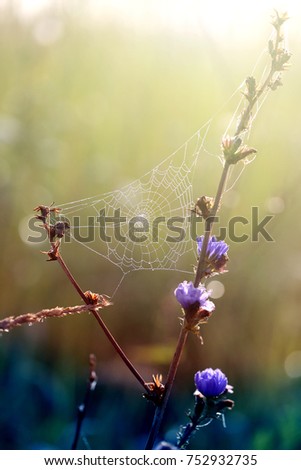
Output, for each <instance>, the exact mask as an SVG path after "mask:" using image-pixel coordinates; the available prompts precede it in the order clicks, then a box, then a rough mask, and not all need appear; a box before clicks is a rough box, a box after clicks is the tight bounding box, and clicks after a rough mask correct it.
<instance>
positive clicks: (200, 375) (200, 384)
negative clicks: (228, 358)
mask: <svg viewBox="0 0 301 470" xmlns="http://www.w3.org/2000/svg"><path fill="white" fill-rule="evenodd" d="M194 383H195V385H196V388H197V390H198V391H199V392H201V393H202V395H204V397H217V396H219V395H221V394H222V393H224V391H225V390H226V388H227V385H228V379H227V377H226V376H225V374H224V373H223V372H222V371H221V370H220V369H215V370H213V369H211V368H209V369H205V370H203V371H202V372H201V371H198V372H197V373H196V374H195V376H194Z"/></svg>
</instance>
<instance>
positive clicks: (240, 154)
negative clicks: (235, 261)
mask: <svg viewBox="0 0 301 470" xmlns="http://www.w3.org/2000/svg"><path fill="white" fill-rule="evenodd" d="M287 19H288V17H287V15H286V14H283V15H279V14H278V12H276V16H275V18H274V20H273V23H272V24H273V26H274V28H275V31H276V36H275V39H274V41H270V42H269V54H270V57H271V65H270V70H269V72H268V74H267V77H266V79H265V80H264V82H263V84H262V85H260V86H257V84H256V80H255V78H254V77H248V78H247V79H246V82H245V83H246V91H245V92H244V93H243V94H244V97H245V101H246V106H245V108H244V109H243V111H242V114H241V116H240V119H239V122H238V125H237V128H236V131H235V134H234V136H233V137H232V138H231V137H229V136H226V137H224V138H223V139H222V152H223V156H222V159H223V163H224V164H223V170H222V174H221V177H220V181H219V184H218V187H217V192H216V196H215V198H214V199H213V200H212V198H206V197H203V198H200V199H199V200H198V202H199V203H200V204H201V205H202V207H203V209H204V204H205V206H206V212H207V213H206V214H204V211H203V209H202V208H201V213H202V215H203V216H204V218H205V232H204V237H203V239H202V246H201V250H200V253H199V258H198V263H197V267H196V273H195V280H194V287H195V288H196V289H198V288H199V286H200V283H201V282H202V280H203V278H204V277H206V276H207V274H208V271H207V270H208V259H207V251H208V244H209V242H210V238H211V235H212V228H213V224H214V222H215V221H216V214H217V212H218V210H219V208H220V206H221V201H222V197H223V194H224V191H225V187H226V184H227V179H228V176H229V170H230V167H231V166H232V165H236V164H237V163H238V162H239V161H243V160H247V158H248V157H249V156H251V155H254V154H255V153H256V149H254V148H252V147H248V146H246V145H243V137H244V134H245V132H246V131H247V130H248V129H249V128H250V126H251V123H252V111H253V108H254V106H255V104H256V103H258V100H259V99H260V97H261V96H262V94H263V93H264V92H265V91H267V90H268V89H269V88H270V89H271V90H275V89H276V88H278V86H280V85H281V73H282V71H284V70H286V66H287V62H288V60H289V59H290V56H291V55H290V53H289V52H287V51H286V50H285V49H284V47H283V39H284V38H283V35H282V29H281V26H282V25H283V23H284V22H285V21H286V20H287ZM213 201H214V202H213ZM196 207H197V205H196ZM196 212H198V211H196ZM197 215H198V214H197ZM180 303H181V302H180ZM182 306H183V305H182ZM197 307H198V306H196V310H198V309H197ZM191 309H193V306H191V308H190V307H189V308H188V309H185V307H184V315H185V321H184V322H183V324H182V328H181V332H180V335H179V339H178V343H177V346H176V350H175V354H174V356H173V359H172V362H171V364H170V368H169V372H168V375H167V381H166V385H165V393H164V395H163V398H162V400H161V402H160V403H159V404H158V405H157V409H156V412H155V416H154V420H153V424H152V428H151V431H150V434H149V438H148V441H147V445H146V449H152V448H153V446H154V444H155V441H156V439H157V437H158V433H159V429H160V426H161V423H162V419H163V415H164V413H165V409H166V405H167V402H168V400H169V397H170V393H171V389H172V386H173V383H174V380H175V376H176V373H177V369H178V366H179V363H180V358H181V356H182V353H183V349H184V347H185V344H186V340H187V337H188V331H189V329H190V330H192V331H193V332H195V331H194V329H193V328H187V323H188V324H189V321H188V322H187V320H189V314H190V313H191ZM190 316H191V315H190ZM199 323H201V322H199ZM199 323H197V324H196V325H194V326H197V328H199Z"/></svg>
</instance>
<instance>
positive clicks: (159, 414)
mask: <svg viewBox="0 0 301 470" xmlns="http://www.w3.org/2000/svg"><path fill="white" fill-rule="evenodd" d="M187 336H188V330H186V329H185V328H181V331H180V336H179V339H178V344H177V347H176V350H175V353H174V357H173V360H172V362H171V365H170V368H169V372H168V376H167V380H166V384H165V392H164V396H163V398H162V401H161V403H160V404H159V405H157V408H156V411H155V415H154V419H153V423H152V427H151V430H150V433H149V437H148V440H147V443H146V446H145V449H146V450H151V449H152V448H153V446H154V444H155V441H156V439H157V436H158V433H159V429H160V426H161V423H162V419H163V415H164V413H165V409H166V405H167V402H168V400H169V397H170V393H171V390H172V386H173V383H174V380H175V376H176V373H177V370H178V366H179V363H180V359H181V356H182V353H183V350H184V346H185V343H186V339H187Z"/></svg>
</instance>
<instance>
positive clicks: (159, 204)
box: [58, 50, 269, 295]
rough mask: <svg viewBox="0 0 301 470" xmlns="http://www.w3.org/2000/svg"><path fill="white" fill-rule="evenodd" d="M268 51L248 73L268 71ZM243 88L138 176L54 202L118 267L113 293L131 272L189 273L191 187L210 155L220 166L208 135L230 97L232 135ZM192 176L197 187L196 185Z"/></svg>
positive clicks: (73, 229) (238, 168) (77, 236)
mask: <svg viewBox="0 0 301 470" xmlns="http://www.w3.org/2000/svg"><path fill="white" fill-rule="evenodd" d="M267 55H268V53H267V50H264V51H263V52H262V53H261V54H260V57H259V59H258V60H257V62H256V64H255V66H254V68H253V71H252V74H253V73H254V71H255V69H256V68H258V67H260V68H261V77H260V78H261V79H263V77H264V76H265V74H266V71H267V66H266V63H267V60H266V56H267ZM261 61H263V62H264V64H263V65H262V64H260V62H261ZM260 81H261V80H258V82H260ZM244 88H245V83H244V82H243V83H241V84H240V85H239V86H238V87H237V89H236V90H235V91H234V93H233V94H232V95H231V97H230V98H229V99H228V100H227V101H226V102H225V103H224V104H223V105H222V106H221V108H220V109H219V110H218V111H217V112H216V113H215V114H214V116H213V117H212V118H211V119H210V120H209V121H208V122H207V123H206V124H205V125H204V126H203V127H201V128H200V129H199V130H198V131H197V132H196V133H195V134H194V135H193V136H192V137H191V138H189V139H188V140H187V141H186V142H185V143H184V144H183V145H182V146H181V147H180V148H179V149H178V150H176V151H175V152H174V153H173V154H171V155H170V156H169V157H167V158H166V159H164V160H163V161H162V162H161V163H159V164H158V165H157V166H155V167H154V168H153V169H152V170H150V171H149V172H147V173H146V174H145V175H143V176H142V177H141V178H139V179H137V180H135V181H133V182H132V183H130V184H128V185H126V186H124V187H123V188H121V189H118V190H114V191H111V192H107V193H104V194H100V195H96V196H93V197H89V198H85V199H80V200H78V201H73V202H70V203H66V204H60V205H58V207H60V209H61V213H60V216H59V217H60V218H62V219H66V218H67V220H68V222H69V224H70V237H71V239H72V240H74V241H75V242H77V243H79V244H81V245H82V246H84V247H85V248H87V249H88V250H91V251H92V252H94V253H95V254H97V255H99V256H101V257H102V258H104V259H106V260H107V261H109V262H110V263H112V264H113V265H114V266H116V267H117V268H118V269H119V270H120V271H121V280H120V282H119V284H118V286H117V288H116V289H115V291H114V294H115V292H116V290H117V289H118V287H119V286H120V284H121V282H122V280H123V279H124V277H125V276H126V275H127V274H128V273H130V272H132V271H141V270H152V271H155V270H177V271H181V272H186V273H192V272H193V267H192V265H191V270H189V271H187V270H184V269H182V268H181V258H182V257H183V256H184V255H185V258H186V256H187V255H188V254H189V253H190V252H193V253H194V258H193V259H194V260H195V251H196V246H195V245H196V244H195V234H194V233H192V232H193V230H192V225H191V222H192V221H193V218H194V217H195V216H194V215H193V212H192V208H193V207H194V204H195V202H196V198H197V197H200V196H201V195H202V194H200V193H197V194H195V190H197V191H199V189H200V182H199V178H198V179H197V180H196V175H199V174H201V173H203V174H204V173H205V174H206V172H204V171H203V170H204V168H205V167H206V162H205V163H204V159H205V157H210V161H211V162H212V157H214V160H215V162H218V164H219V165H220V164H223V161H222V158H221V156H220V154H219V150H220V148H219V149H217V148H216V147H215V148H214V149H213V150H209V144H208V142H210V139H209V138H208V133H209V130H210V129H211V125H212V122H213V120H214V119H215V118H216V117H217V116H218V117H220V113H221V110H223V109H224V108H225V106H226V105H228V104H229V103H230V102H231V101H232V100H233V98H234V99H235V100H236V105H235V107H234V109H235V110H234V113H233V114H232V117H231V119H230V122H229V124H228V126H227V128H226V130H225V131H224V133H223V135H226V134H227V133H230V134H231V133H232V131H233V129H235V126H236V123H237V120H238V118H239V115H240V114H241V112H242V106H243V98H242V91H243V90H244ZM268 93H269V91H266V92H265V93H264V94H263V95H262V97H261V99H260V101H259V102H258V104H257V109H256V110H255V112H254V115H253V119H252V122H253V121H254V119H255V118H256V116H257V113H258V112H259V110H260V108H261V106H262V105H263V103H264V101H265V99H266V97H267V94H268ZM237 96H239V98H238V99H237ZM251 127H252V126H251V125H250V128H249V130H248V132H246V135H245V136H244V143H247V141H248V140H249V137H250V133H251ZM219 142H220V140H219ZM205 143H206V147H205ZM218 145H220V144H219V143H218ZM251 161H253V160H251ZM251 161H245V160H244V161H242V162H240V164H238V165H235V168H234V167H233V169H232V174H230V178H229V180H228V184H227V188H226V192H227V191H230V190H231V189H233V187H234V186H235V185H236V183H237V181H238V180H239V178H240V176H241V175H242V173H243V171H244V169H245V166H246V165H247V164H248V163H250V162H251ZM200 169H201V170H202V171H201V172H200ZM194 179H195V182H196V181H197V185H194ZM193 235H194V236H193ZM185 266H187V263H186V264H185ZM114 294H113V295H114Z"/></svg>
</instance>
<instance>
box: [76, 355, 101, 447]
mask: <svg viewBox="0 0 301 470" xmlns="http://www.w3.org/2000/svg"><path fill="white" fill-rule="evenodd" d="M89 367H90V374H89V380H88V384H87V388H86V393H85V397H84V400H83V403H81V404H80V405H79V407H78V409H77V421H76V429H75V435H74V439H73V442H72V446H71V449H72V450H75V449H76V448H77V445H78V440H79V437H80V433H81V429H82V425H83V421H84V419H85V416H86V413H87V407H88V403H89V401H90V398H91V393H92V392H93V391H94V390H95V388H96V384H97V375H96V370H95V368H96V357H95V355H94V354H90V356H89Z"/></svg>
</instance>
